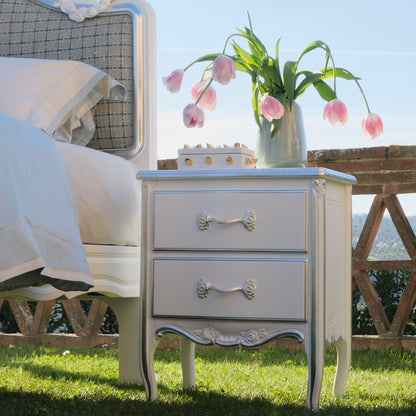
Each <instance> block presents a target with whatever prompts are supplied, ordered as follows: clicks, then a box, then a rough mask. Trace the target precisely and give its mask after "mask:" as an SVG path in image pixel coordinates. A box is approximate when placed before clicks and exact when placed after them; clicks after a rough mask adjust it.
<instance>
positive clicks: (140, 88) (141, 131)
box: [0, 0, 157, 382]
mask: <svg viewBox="0 0 416 416" xmlns="http://www.w3.org/2000/svg"><path fill="white" fill-rule="evenodd" d="M155 52H156V51H155V25H154V14H153V11H152V9H151V8H150V6H149V5H148V4H147V3H146V2H145V1H144V0H128V2H123V1H121V0H115V1H114V2H113V3H112V6H111V8H109V9H108V10H106V11H104V12H102V13H100V14H99V15H97V16H96V17H94V18H91V19H87V20H85V21H83V22H81V23H77V22H74V21H72V20H71V19H70V18H69V17H68V15H66V14H65V13H63V12H61V11H60V10H59V9H58V8H56V7H55V6H54V2H53V1H51V0H0V56H12V57H27V58H29V57H33V58H42V59H62V60H67V59H70V60H77V61H83V62H86V63H88V64H90V65H93V66H95V67H97V68H100V69H102V70H104V71H105V72H107V73H109V74H110V75H112V76H113V77H114V78H115V79H117V80H118V81H120V82H121V83H122V84H123V85H125V86H126V88H127V90H128V100H127V102H125V103H120V102H109V101H103V102H102V103H100V104H98V106H97V109H96V117H95V120H96V126H97V128H96V133H95V136H94V138H93V139H92V141H91V142H90V144H89V145H88V146H89V147H93V148H95V149H98V150H102V151H105V152H110V153H113V154H116V155H119V156H122V157H124V158H126V159H128V160H130V161H132V162H133V163H134V164H135V165H136V166H137V167H138V169H139V168H140V170H149V169H150V170H153V169H156V164H157V159H156V110H155V98H154V97H155V91H156V88H155V68H156V65H155V60H156V59H155ZM85 249H86V253H87V259H88V262H89V265H90V268H91V271H92V275H93V278H94V281H95V286H94V287H93V288H92V292H93V293H91V294H85V293H84V294H81V293H80V295H79V297H78V298H88V299H94V298H97V299H99V300H101V301H103V302H105V303H107V304H108V305H109V306H110V307H111V308H112V309H113V311H114V313H115V314H116V316H117V319H118V323H119V355H120V361H119V379H120V381H122V382H136V381H139V382H140V381H141V376H140V369H139V340H140V332H139V331H140V325H139V321H140V319H139V318H140V247H124V246H107V245H85ZM103 295H104V296H103ZM61 296H62V292H60V291H58V290H56V289H54V288H53V287H51V286H50V287H49V286H44V287H38V288H35V287H33V288H24V289H19V290H16V291H13V292H8V293H2V294H0V297H1V298H6V297H8V298H10V297H11V298H15V299H16V298H20V299H28V300H37V301H43V300H51V299H57V298H59V297H61Z"/></svg>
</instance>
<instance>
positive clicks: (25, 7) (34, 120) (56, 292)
mask: <svg viewBox="0 0 416 416" xmlns="http://www.w3.org/2000/svg"><path fill="white" fill-rule="evenodd" d="M100 5H101V6H103V5H104V6H103V7H102V10H95V9H91V7H87V8H85V9H81V12H82V11H84V15H87V17H89V18H86V19H85V20H84V19H79V18H77V17H74V16H73V15H71V13H70V11H71V7H69V8H68V6H72V10H74V7H73V4H71V2H65V1H63V2H61V3H60V4H59V3H58V4H55V3H54V2H52V1H50V0H0V57H1V58H0V78H1V79H2V80H3V81H0V90H1V91H2V92H0V139H1V140H2V142H3V143H2V145H3V146H2V155H3V159H2V160H1V165H3V166H4V169H5V170H4V171H3V172H2V173H1V177H2V178H3V181H0V185H2V186H3V188H1V187H0V189H2V192H3V195H4V192H5V193H8V195H11V196H10V197H9V196H8V198H2V201H5V200H6V199H7V200H8V201H7V203H8V205H6V202H4V203H3V205H1V207H2V212H0V214H1V215H0V217H1V218H2V219H3V220H0V251H2V253H3V255H2V254H0V269H1V271H0V273H2V274H0V277H1V279H0V280H1V281H0V298H1V299H28V300H37V301H45V300H51V299H58V298H88V299H94V298H98V299H100V300H102V301H104V302H105V303H107V304H108V305H109V306H110V307H111V308H112V309H113V311H114V313H115V314H116V316H117V319H118V323H119V351H120V362H119V378H120V381H124V382H134V381H140V371H139V337H140V335H139V330H140V328H139V316H140V222H141V219H140V202H141V196H140V189H141V187H140V183H139V182H138V181H137V180H136V173H137V171H138V170H139V169H140V170H149V169H150V170H151V169H156V162H157V161H156V127H155V126H156V120H155V117H156V116H155V99H154V97H155V77H154V76H155V44H154V42H155V33H154V30H155V28H154V15H153V11H152V9H151V8H150V7H149V5H148V4H147V3H146V2H145V1H143V0H129V2H128V3H127V2H122V1H120V0H114V1H112V2H110V1H106V2H102V4H100ZM91 10H92V11H94V10H95V13H90V12H91ZM75 11H77V12H79V11H80V8H79V7H78V8H76V9H75ZM97 11H99V13H98V14H97ZM65 12H66V13H65ZM68 14H69V15H71V16H68ZM88 14H90V15H91V16H88ZM94 14H97V15H96V16H93V15H94ZM70 17H71V18H70ZM78 17H79V16H78ZM75 20H78V21H75ZM45 64H46V65H47V67H46V69H45ZM78 70H80V71H81V70H82V71H84V72H87V73H88V77H87V78H86V79H87V81H85V80H84V75H82V76H81V75H79V76H78ZM2 71H3V72H2ZM60 71H61V72H60ZM62 71H63V72H62ZM19 73H20V74H30V75H31V76H32V78H30V77H26V76H24V77H23V78H24V80H23V81H21V80H20V78H18V75H19ZM62 73H64V75H62ZM74 74H76V75H74ZM10 77H12V78H17V79H19V81H17V84H16V85H15V87H14V89H13V100H12V101H10V99H9V97H10V96H7V95H4V94H7V93H10V91H8V90H11V89H12V85H13V82H15V81H10ZM42 77H43V78H45V79H46V81H45V83H46V84H47V86H46V87H45V88H48V89H47V90H46V91H47V92H46V93H45V91H44V90H41V91H40V92H39V89H41V88H43V87H44V86H43V84H42V82H40V81H39V79H40V78H42ZM54 77H55V78H56V79H55V78H54ZM5 78H6V80H5ZM27 78H28V79H27ZM54 79H55V81H56V82H55V83H53V82H54V81H53V80H54ZM63 79H65V82H64V81H62V80H63ZM80 79H81V81H80ZM67 80H69V81H68V82H69V83H68V85H67V86H66V91H67V92H68V94H69V98H65V99H64V98H63V97H66V94H67V92H65V93H64V94H63V93H62V92H61V90H59V92H57V91H58V86H59V88H61V87H62V84H65V83H66V82H67ZM2 82H3V84H2V85H1V83H2ZM19 83H20V84H19ZM25 83H26V84H25ZM51 83H52V84H53V86H52V87H51V86H50V85H49V84H51ZM79 83H81V84H82V87H80V88H79V91H82V94H81V93H79V94H81V95H82V97H81V98H79V94H78V89H77V88H78V84H79ZM25 85H27V87H26V86H25ZM34 85H35V86H36V88H35V89H34V90H35V91H32V92H31V93H33V94H32V95H30V96H29V97H28V96H27V95H25V94H27V92H28V91H29V90H31V88H32V86H34ZM74 85H75V86H74ZM74 91H75V92H76V94H75V95H77V97H76V100H75V98H74ZM1 94H3V95H1ZM20 94H22V97H20ZM39 94H40V95H42V94H43V95H42V100H41V104H36V110H34V106H32V102H35V101H36V99H37V98H36V99H34V98H33V96H36V97H38V96H39ZM71 94H72V95H71ZM15 96H19V99H18V100H17V103H18V104H17V105H15V106H14V107H13V103H14V97H15ZM46 96H47V97H48V100H45V98H44V97H46ZM45 101H47V103H46V104H45ZM61 101H63V102H62V103H61ZM36 102H37V101H36ZM75 102H76V104H74V103H75ZM22 103H24V105H22ZM26 105H27V106H29V109H25V107H26ZM39 108H41V110H42V111H41V112H39ZM48 112H49V113H53V115H52V116H49V115H48V116H45V114H46V113H48ZM49 113H48V114H49ZM17 138H18V139H17ZM5 149H6V150H7V152H6V151H5ZM5 178H6V179H7V180H6V179H5ZM58 179H59V180H58ZM42 181H44V182H45V186H43V185H42V186H40V184H42V183H44V182H42ZM25 186H26V188H25ZM23 189H24V191H22V190H23ZM16 190H19V191H20V193H18V192H15V191H16ZM48 192H49V193H48ZM61 194H62V195H61ZM33 198H37V200H39V202H36V203H33ZM13 207H19V209H14V208H13ZM20 207H25V208H27V211H24V210H23V211H22V210H21V209H20ZM65 210H67V211H71V212H72V214H68V215H67V214H66V211H65ZM20 211H22V212H20ZM6 214H7V215H6ZM4 218H6V219H7V221H6V220H4ZM45 222H46V223H47V224H48V227H50V228H47V227H46V228H45V227H44V223H45ZM15 224H17V225H15ZM55 226H57V227H58V228H59V227H60V228H61V231H55V229H54V228H53V227H55ZM42 227H43V228H44V229H42ZM28 230H29V231H28ZM39 230H40V231H39ZM59 233H60V234H59ZM28 235H29V236H30V238H28ZM30 239H33V240H34V241H35V242H34V244H32V243H31V242H30V243H28V248H27V249H26V248H25V247H26V243H27V241H28V240H30ZM22 242H23V243H22ZM31 244H32V246H31ZM33 246H35V247H36V249H35V250H34V251H37V252H36V253H35V254H33V253H31V250H32V249H33ZM2 247H3V249H2ZM11 247H13V250H11ZM32 251H33V250H32ZM5 253H6V254H5ZM16 253H17V254H16ZM28 253H29V254H28ZM16 256H18V257H17V259H15V257H16ZM25 256H26V257H25Z"/></svg>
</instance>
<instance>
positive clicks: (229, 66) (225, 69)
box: [212, 55, 236, 85]
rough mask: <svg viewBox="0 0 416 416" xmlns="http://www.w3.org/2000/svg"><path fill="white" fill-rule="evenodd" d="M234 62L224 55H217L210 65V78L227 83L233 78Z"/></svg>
mask: <svg viewBox="0 0 416 416" xmlns="http://www.w3.org/2000/svg"><path fill="white" fill-rule="evenodd" d="M235 72H236V71H235V63H234V61H233V60H232V59H231V58H230V57H229V56H225V55H219V56H218V57H217V58H216V59H215V61H214V65H213V66H212V79H213V80H214V81H217V82H219V83H220V84H222V85H227V84H228V83H229V82H230V81H231V79H232V78H235Z"/></svg>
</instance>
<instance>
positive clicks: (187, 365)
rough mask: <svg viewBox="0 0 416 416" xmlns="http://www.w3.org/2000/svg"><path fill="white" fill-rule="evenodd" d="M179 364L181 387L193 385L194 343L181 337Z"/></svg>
mask: <svg viewBox="0 0 416 416" xmlns="http://www.w3.org/2000/svg"><path fill="white" fill-rule="evenodd" d="M181 365H182V377H183V388H184V389H186V388H193V387H195V343H194V342H192V341H191V340H189V339H187V338H181Z"/></svg>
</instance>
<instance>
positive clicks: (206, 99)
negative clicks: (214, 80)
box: [192, 81, 217, 111]
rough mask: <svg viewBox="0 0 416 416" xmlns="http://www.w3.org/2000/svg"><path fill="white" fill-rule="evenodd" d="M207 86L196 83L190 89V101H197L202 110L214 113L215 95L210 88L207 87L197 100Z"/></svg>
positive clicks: (202, 83)
mask: <svg viewBox="0 0 416 416" xmlns="http://www.w3.org/2000/svg"><path fill="white" fill-rule="evenodd" d="M206 86H207V84H206V83H205V82H202V81H200V82H197V83H196V84H195V85H194V86H193V87H192V99H193V100H194V101H195V102H196V101H197V100H198V99H199V101H198V105H199V106H200V107H201V108H202V109H203V110H208V111H214V110H215V107H216V106H217V94H216V92H215V90H214V88H212V87H211V86H209V87H208V88H207V89H206V91H205V92H204V95H202V97H201V98H199V97H200V96H201V94H202V92H203V91H204V89H205V87H206Z"/></svg>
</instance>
